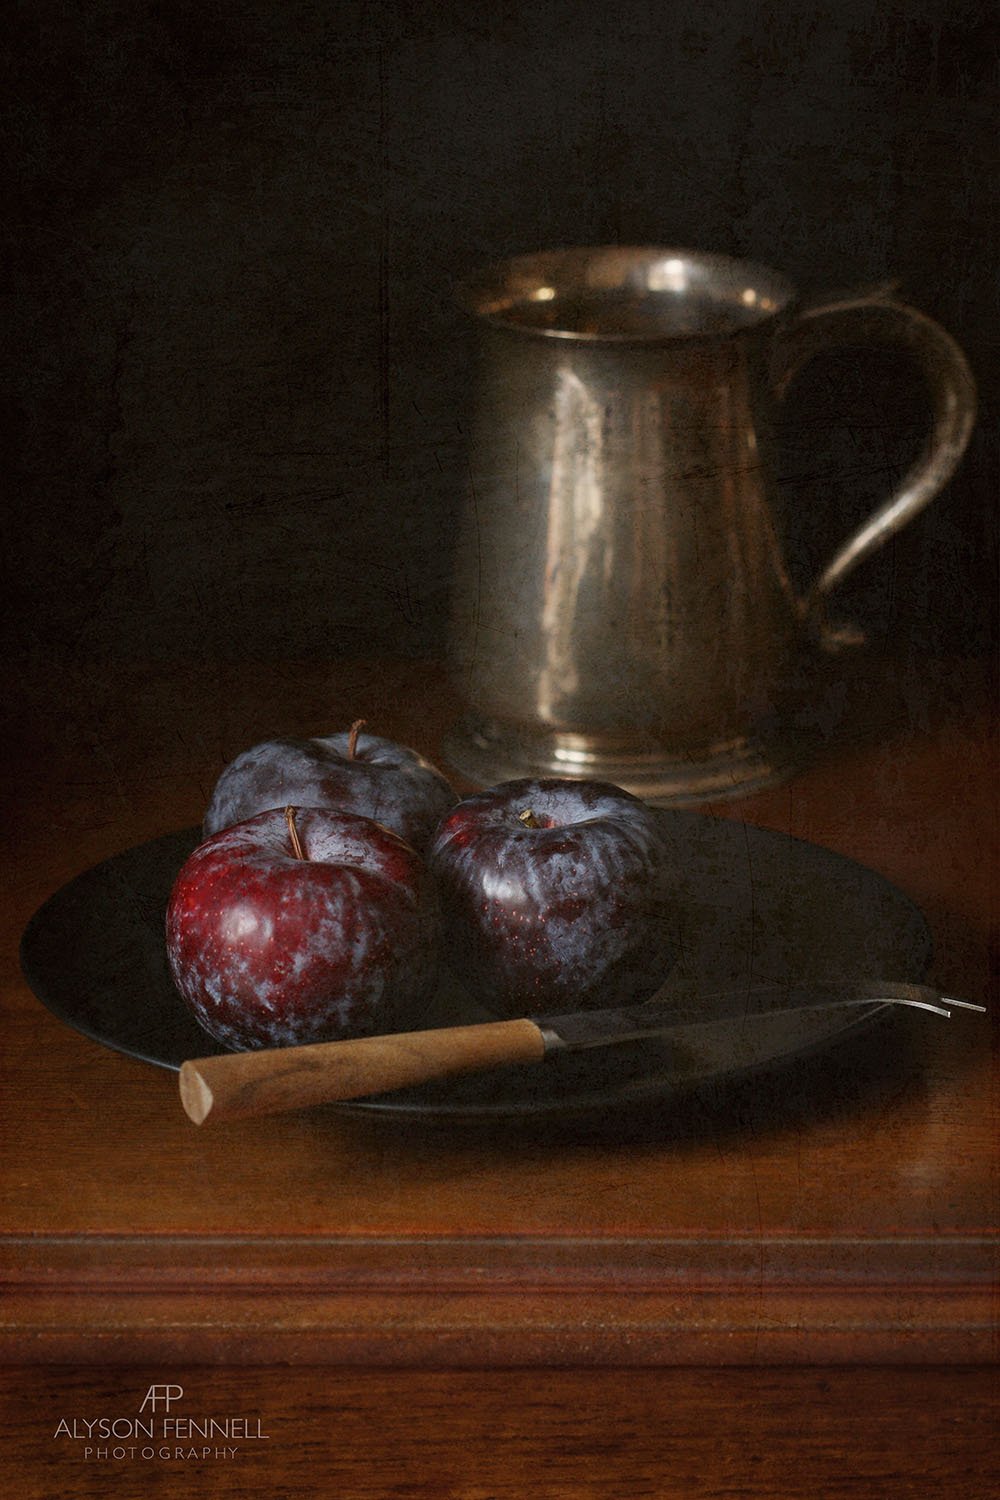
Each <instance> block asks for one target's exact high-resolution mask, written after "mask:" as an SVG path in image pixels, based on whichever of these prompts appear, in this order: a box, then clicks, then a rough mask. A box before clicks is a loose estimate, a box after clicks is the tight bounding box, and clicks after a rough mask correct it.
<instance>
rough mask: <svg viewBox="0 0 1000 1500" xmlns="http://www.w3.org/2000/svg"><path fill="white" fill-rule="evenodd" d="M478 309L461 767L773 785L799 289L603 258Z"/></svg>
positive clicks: (735, 273)
mask: <svg viewBox="0 0 1000 1500" xmlns="http://www.w3.org/2000/svg"><path fill="white" fill-rule="evenodd" d="M461 296H462V300H463V301H464V304H465V306H466V307H467V309H468V310H469V311H470V312H471V313H472V314H473V316H474V318H475V320H476V324H477V329H478V338H479V356H480V358H479V374H478V381H477V388H476V399H475V407H474V417H473V425H472V430H471V434H470V444H469V460H470V462H469V493H468V497H467V503H466V506H465V511H464V515H463V520H462V524H461V531H460V536H459V540H458V549H457V556H456V567H455V576H454V587H453V601H452V621H451V634H450V655H451V663H452V668H453V674H454V677H455V680H456V682H457V685H458V687H459V690H460V692H461V693H462V696H463V699H464V703H465V714H464V717H463V719H462V721H461V723H460V724H459V725H456V726H455V728H454V730H453V731H452V733H451V735H450V737H449V740H448V744H447V750H448V754H449V757H450V759H451V760H452V762H453V763H454V764H456V765H457V766H458V768H459V769H460V770H462V771H463V772H464V773H465V774H466V775H468V776H470V778H471V779H473V780H476V781H479V782H490V781H497V780H502V779H507V778H509V777H511V776H516V775H526V774H539V773H544V774H555V775H566V776H592V777H599V778H601V779H606V780H611V781H615V782H617V783H618V784H619V785H623V786H626V787H629V788H630V789H632V790H634V791H637V792H638V793H639V794H640V795H644V796H646V797H648V798H649V799H651V800H657V801H678V802H679V801H692V800H699V799H700V798H703V797H710V796H719V795H728V794H731V793H732V792H736V791H740V790H745V789H747V788H748V787H749V786H751V785H760V784H761V783H763V782H766V781H770V780H774V779H776V778H777V777H778V776H779V775H781V774H783V772H784V770H785V766H784V764H783V763H782V756H781V754H780V751H777V752H776V749H775V745H774V743H773V739H774V737H773V734H771V735H770V739H771V743H770V744H765V740H766V739H767V738H768V731H767V726H769V725H771V724H773V722H774V720H775V718H776V716H777V717H780V705H781V702H782V698H783V695H784V694H785V692H786V690H787V686H788V684H789V682H790V681H791V680H792V679H793V678H794V677H795V675H796V674H797V672H798V670H799V663H800V659H801V655H802V652H803V647H804V643H805V641H806V640H807V636H808V632H807V630H806V628H805V620H804V617H805V616H806V614H807V613H808V612H809V611H808V607H807V601H803V600H801V599H798V598H796V596H795V594H794V592H793V590H792V587H791V584H790V581H789V577H788V572H787V569H786V566H785V561H784V557H783V552H782V546H781V542H780V538H779V535H778V528H777V524H776V518H775V504H774V499H775V497H774V488H773V479H772V473H773V463H772V430H773V427H774V418H775V409H776V403H777V400H778V396H777V394H776V392H777V389H778V388H779V387H780V381H781V376H782V371H781V360H780V358H776V351H778V350H780V348H781V339H782V336H783V332H784V330H785V328H786V327H787V323H788V319H789V316H790V314H792V311H793V309H794V307H795V302H796V294H795V290H794V287H793V286H792V285H791V284H790V283H789V282H788V281H787V280H786V279H785V278H784V277H783V276H781V275H780V274H779V273H777V272H774V271H771V270H769V269H768V268H766V267H762V266H758V265H755V264H753V263H749V262H743V261H738V260H732V259H730V258H728V257H724V256H712V255H705V254H695V253H693V252H686V251H669V250H653V249H634V250H630V249H622V248H619V247H608V248H603V249H595V250H575V251H565V252H552V253H549V254H542V255H538V256H528V257H520V258H518V259H516V260H514V261H509V262H506V263H504V264H502V265H500V266H497V267H493V268H490V269H489V270H488V271H487V272H484V273H483V274H482V275H481V276H480V277H479V278H477V279H476V280H475V281H473V282H470V283H468V284H466V286H465V288H464V289H463V291H462V294H461ZM916 316H918V317H919V315H916ZM933 326H934V327H935V328H936V325H933Z"/></svg>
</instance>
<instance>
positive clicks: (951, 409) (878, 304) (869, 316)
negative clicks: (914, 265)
mask: <svg viewBox="0 0 1000 1500" xmlns="http://www.w3.org/2000/svg"><path fill="white" fill-rule="evenodd" d="M863 344H869V345H870V344H881V345H895V346H896V347H901V348H903V349H906V350H908V351H909V352H910V353H911V354H912V355H913V356H914V358H915V360H916V362H917V365H918V367H919V368H920V370H921V371H922V373H923V376H924V380H925V382H926V385H927V389H928V393H929V395H930V398H931V405H932V409H933V419H932V422H931V426H930V430H929V432H928V434H927V438H926V441H925V443H924V446H923V448H922V450H921V452H920V454H919V455H918V457H917V458H916V460H915V461H914V463H913V464H912V465H911V467H910V468H909V470H908V471H907V472H906V474H904V476H903V478H902V480H901V482H900V483H899V485H898V486H897V487H896V489H895V490H894V491H893V492H892V494H891V495H890V496H889V497H888V499H887V500H885V501H884V502H883V504H882V505H880V506H879V507H878V509H877V510H875V511H874V512H873V513H872V514H871V515H870V516H869V517H868V519H867V520H866V521H865V522H864V523H863V524H862V525H861V526H860V527H859V528H858V529H857V531H855V532H854V533H853V535H851V536H850V537H848V539H847V540H846V541H845V542H844V543H843V545H842V546H841V547H840V548H839V549H838V551H837V552H836V553H835V554H834V556H833V557H832V559H831V560H830V562H828V563H827V565H826V567H825V568H824V569H823V571H822V572H821V573H820V574H819V576H818V577H817V578H816V579H815V581H814V582H813V583H812V584H811V585H810V587H809V589H808V590H807V591H806V594H805V597H804V599H803V601H802V607H803V611H804V613H805V615H806V617H808V616H809V615H810V614H817V613H820V612H821V611H822V606H823V602H824V600H825V597H826V595H827V594H829V593H830V591H831V590H832V589H834V588H835V587H836V586H837V585H838V584H839V583H840V582H842V580H843V579H844V578H846V577H847V575H848V573H850V572H852V571H853V569H854V568H856V567H857V565H858V563H860V562H861V561H862V560H863V559H864V558H866V557H868V556H869V555H870V554H871V553H872V552H874V551H875V550H876V549H877V548H878V547H881V546H882V544H883V543H884V542H886V541H888V539H889V537H891V536H893V535H894V534H895V533H896V532H897V531H899V530H901V529H902V527H903V526H905V525H906V523H907V522H908V521H910V520H912V519H913V517H914V516H915V515H917V513H918V512H919V511H921V510H923V508H924V506H925V505H927V503H928V502H929V501H930V500H933V498H934V496H935V495H937V494H938V493H939V492H940V491H941V490H942V489H943V488H944V486H945V485H946V484H947V482H948V480H949V479H950V478H951V476H952V474H954V472H955V470H956V468H957V467H958V464H959V460H960V459H961V457H962V454H963V453H964V452H965V449H966V447H967V446H968V442H969V437H970V435H971V433H972V427H973V423H974V421H975V417H976V385H975V381H974V379H973V376H972V371H971V370H970V369H969V364H968V361H967V360H966V358H965V355H964V354H963V353H962V350H961V349H960V348H959V346H958V345H957V344H956V342H955V340H954V339H953V338H952V337H951V335H950V334H948V333H946V332H945V330H944V329H943V328H942V327H941V326H940V324H938V323H935V322H934V320H933V318H929V317H927V316H926V315H925V314H924V313H921V312H917V310H916V309H915V308H912V307H908V306H906V304H905V303H902V302H897V301H895V300H894V299H893V298H892V296H891V295H890V294H889V292H888V290H887V289H885V288H876V289H875V290H873V291H872V292H868V293H860V294H859V293H855V294H854V295H853V296H847V297H844V298H837V299H835V300H831V301H827V302H823V303H819V304H816V305H814V306H811V307H808V308H807V309H805V310H804V311H802V312H801V313H800V314H799V315H798V317H797V319H795V321H793V322H792V323H790V324H789V326H788V327H787V328H786V329H784V330H783V331H782V332H781V333H779V334H778V336H777V338H776V340H775V344H774V348H773V353H772V368H771V375H772V381H773V385H774V388H775V391H776V393H777V395H778V397H779V398H780V397H782V396H784V394H785V393H786V391H787V390H788V387H789V386H790V384H791V382H792V380H793V379H794V378H795V376H796V375H797V374H798V372H799V371H800V370H801V369H802V368H803V366H805V365H806V364H808V363H809V362H810V360H812V359H814V358H815V357H816V355H818V354H823V353H826V352H828V351H829V350H831V349H833V348H837V347H840V348H843V347H853V348H857V347H858V346H859V345H863Z"/></svg>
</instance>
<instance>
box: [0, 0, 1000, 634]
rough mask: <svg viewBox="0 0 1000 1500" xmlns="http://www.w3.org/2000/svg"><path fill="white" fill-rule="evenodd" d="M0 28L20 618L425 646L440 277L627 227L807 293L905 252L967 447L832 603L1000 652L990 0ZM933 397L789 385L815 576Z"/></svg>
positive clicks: (42, 628) (170, 15)
mask: <svg viewBox="0 0 1000 1500" xmlns="http://www.w3.org/2000/svg"><path fill="white" fill-rule="evenodd" d="M4 51H5V55H6V61H7V64H8V66H9V69H10V76H9V87H8V97H9V100H10V102H11V105H12V107H11V108H10V109H9V111H8V113H7V123H6V126H5V138H4V140H3V141H2V143H0V144H2V146H3V150H4V159H5V160H6V162H7V163H8V164H9V165H11V166H13V168H14V181H13V184H12V192H11V194H10V195H9V196H8V204H9V206H10V208H11V212H10V213H9V216H8V227H9V229H10V237H9V245H8V247H7V255H6V263H7V267H8V276H7V279H6V285H5V303H6V307H7V310H8V318H7V333H6V336H5V340H4V342H5V347H6V351H7V355H6V357H7V359H8V361H9V372H8V376H7V380H6V384H7V389H8V391H9V393H10V398H11V399H10V408H9V413H8V415H9V418H10V432H9V439H8V441H7V442H6V444H5V446H6V452H7V456H8V485H7V489H8V501H7V504H6V506H5V507H4V520H3V549H4V564H5V575H6V584H5V588H4V595H3V602H4V607H5V613H6V620H5V630H6V638H7V640H8V642H9V645H10V647H12V648H14V649H18V650H21V651H27V652H28V653H29V654H31V653H37V654H39V655H40V656H45V655H51V654H52V653H53V652H56V653H60V654H61V655H63V656H64V657H70V656H78V655H85V656H88V657H90V656H97V657H106V658H111V659H113V658H116V657H121V658H128V657H132V658H145V657H151V658H159V659H168V660H169V659H175V658H176V659H182V658H200V657H212V658H221V659H225V658H232V657H238V656H240V655H242V654H243V653H245V652H251V653H253V654H255V655H257V656H267V655H272V654H273V655H290V656H300V657H310V656H318V657H322V656H329V655H337V654H341V653H351V654H354V653H362V654H363V653H365V652H369V651H373V650H377V651H388V652H393V653H403V654H407V655H419V654H433V653H435V652H437V651H439V650H440V649H441V645H442V642H443V639H444V632H445V629H446V618H447V616H446V606H447V591H448V579H449V570H450V562H451V539H452V537H453V534H454V518H455V516H456V514H457V511H458V509H459V507H460V506H461V505H462V503H463V499H464V488H465V486H464V479H463V466H464V437H463V425H464V423H465V419H466V411H467V404H466V401H467V388H468V382H469V369H470V366H469V349H468V344H467V340H466V337H465V330H464V328H463V325H462V323H461V320H460V318H459V316H458V315H457V313H456V312H455V311H454V310H453V308H452V305H451V300H450V299H451V291H452V288H453V285H454V282H455V280H456V279H457V278H458V277H460V276H461V275H463V274H464V273H466V272H468V271H469V270H471V269H473V268H474V267H476V266H477V265H479V264H480V263H481V262H483V261H485V260H488V259H491V258H493V257H495V256H499V255H503V254H507V253H511V252H516V251H519V250H533V249H537V248H541V247H544V246H554V245H560V244H570V243H588V242H589V243H601V242H607V241H620V242H659V243H666V244H674V245H681V246H694V247H699V248H705V249H715V250H722V251H727V252H730V253H735V254H745V255H749V256H753V257H755V258H757V259H760V260H763V261H765V262H768V263H770V264H772V265H775V266H777V267H779V268H780V269H782V270H784V271H786V272H788V273H789V274H791V275H792V276H793V277H794V278H796V279H798V281H799V282H800V284H801V285H802V287H803V288H804V289H805V290H806V291H808V292H813V291H820V290H825V289H832V288H838V289H839V288H844V287H851V286H854V285H858V284H867V283H870V282H877V281H880V280H882V279H883V278H886V277H898V278H899V280H900V282H901V287H902V293H903V294H904V295H905V297H906V298H907V299H908V300H910V301H912V302H913V303H915V304H916V305H917V306H919V307H921V308H922V309H923V310H925V311H926V312H929V313H931V314H932V315H933V316H935V317H937V318H938V319H939V320H940V321H941V322H943V323H944V324H945V326H946V327H947V328H948V329H949V330H950V331H951V332H952V333H953V334H954V335H955V336H956V337H957V338H958V339H959V341H960V343H962V344H963V346H964V347H965V349H966V351H967V353H968V355H969V357H970V359H971V361H972V363H973V366H974V368H975V371H976V374H977V377H978V379H979V382H980V387H981V396H982V403H983V411H982V416H981V419H980V425H979V428H978V431H977V435H976V438H975V440H974V444H973V448H972V450H971V451H970V454H969V457H968V458H967V460H966V463H965V465H964V467H963V469H962V471H961V474H960V476H959V477H958V478H957V479H956V480H955V481H954V482H953V484H952V485H951V486H950V488H949V490H948V492H947V493H946V495H945V496H944V497H943V498H941V499H940V500H938V501H937V502H936V503H935V505H934V506H933V507H932V508H931V510H930V511H929V512H927V513H925V515H924V516H923V517H921V518H920V519H919V520H918V521H917V522H916V523H914V524H913V525H912V526H911V527H910V528H909V529H908V530H907V531H906V533H905V534H904V535H903V536H901V537H900V538H899V539H898V540H896V541H894V542H893V543H892V544H891V545H890V546H889V547H888V548H887V549H886V550H885V551H884V552H882V553H881V554H880V555H879V556H878V557H877V558H875V559H873V560H872V561H870V562H868V563H866V564H865V565H864V566H863V567H862V568H861V569H860V570H859V573H858V574H857V575H856V577H855V578H854V579H853V580H852V581H851V583H850V584H849V586H847V587H846V588H845V589H844V590H843V594H842V598H843V608H844V610H845V612H848V613H854V614H856V615H861V616H863V618H864V620H865V622H866V623H867V624H868V625H869V627H870V629H871V631H872V634H873V636H874V638H875V640H876V641H877V642H886V641H888V640H890V639H892V638H896V637H898V638H900V639H902V640H904V641H905V642H906V643H907V648H908V649H909V650H911V651H915V652H923V651H925V650H948V651H960V652H964V653H979V652H984V651H990V650H991V649H993V647H994V645H995V641H996V616H997V610H996V602H997V588H996V578H997V567H996V564H997V548H996V511H997V507H996V493H997V480H998V474H997V470H998V465H997V461H996V455H997V446H998V445H997V436H996V434H997V419H996V403H997V388H996V387H997V376H996V339H997V333H996V330H997V316H996V314H997V305H996V302H997V275H996V256H995V250H996V244H995V237H994V234H993V231H992V225H993V215H994V214H995V206H996V203H997V201H998V191H997V190H998V181H997V171H996V164H997V152H996V145H995V140H996V134H995V133H996V127H997V123H998V120H1000V112H998V109H997V28H996V23H995V18H994V12H993V7H992V5H990V4H988V3H978V0H952V3H944V0H891V3H883V4H881V5H878V4H861V3H859V0H805V3H802V4H791V3H789V4H782V3H775V4H772V5H769V6H768V5H763V4H754V3H750V0H733V3H723V0H701V3H695V0H679V3H676V4H669V3H659V4H654V3H633V0H618V3H608V4H598V3H584V4H572V3H568V0H535V3H531V4H527V3H523V0H515V3H510V4H493V5H490V4H458V3H454V0H444V3H437V4H431V5H421V4H417V3H409V4H407V3H399V0H397V3H393V0H383V3H377V4H360V3H329V4H325V5H323V4H306V3H303V0H289V3H280V0H244V3H240V4H237V3H233V0H216V3H212V0H197V3H195V0H174V3H170V0H166V3H163V4H159V5H156V6H154V5H148V4H144V3H128V0H89V3H88V4H86V5H82V6H77V7H70V6H67V5H65V4H62V3H60V4H52V3H48V0H41V3H35V4H24V5H22V6H21V7H20V8H19V9H18V10H17V11H16V12H15V16H14V19H13V21H12V23H11V25H10V27H9V29H8V31H7V33H6V37H5V41H4ZM924 417H925V407H924V405H923V404H922V400H921V397H920V393H919V388H918V387H915V386H914V384H913V382H912V379H911V378H910V375H909V372H908V371H907V370H906V368H905V366H902V365H900V364H899V363H898V362H896V361H895V360H894V359H892V358H890V357H888V356H883V355H877V356H869V357H866V358H861V357H855V356H840V357H837V358H830V359H828V360H826V361H825V362H824V363H823V364H822V366H814V367H813V368H812V370H811V371H810V372H808V373H807V375H806V376H805V377H803V379H802V380H801V382H800V383H799V385H798V387H797V388H796V391H795V393H794V395H793V398H792V400H791V401H790V403H789V406H788V408H787V414H786V421H785V424H784V430H785V445H784V450H783V458H782V466H781V474H780V476H779V477H780V481H781V484H782V490H783V495H784V498H785V502H786V505H785V508H786V511H787V513H788V516H789V521H788V527H789V532H788V548H789V553H790V556H791V559H792V563H793V568H794V570H795V572H796V574H797V576H798V577H799V578H800V579H803V580H804V579H805V578H806V576H807V575H808V574H809V573H810V571H811V570H812V569H813V568H814V567H815V566H817V565H818V564H819V563H820V562H821V561H822V560H824V558H825V556H826V554H827V553H828V552H829V551H830V550H831V548H832V546H833V544H834V543H835V542H836V541H837V540H839V538H840V536H841V535H842V534H843V533H844V532H845V531H846V529H847V528H848V526H849V525H850V524H851V523H852V522H853V521H856V520H857V519H858V518H860V516H861V515H862V514H863V513H864V512H865V510H866V508H868V507H869V506H870V505H871V504H872V503H874V502H875V501H876V500H877V499H879V498H880V497H881V496H883V495H884V494H885V492H886V489H887V486H888V484H889V483H890V482H891V481H892V479H893V478H894V477H898V475H899V473H900V472H901V469H902V467H903V466H904V465H905V463H906V461H907V459H908V458H909V457H910V456H912V453H913V452H914V450H915V447H916V445H917V444H918V442H919V436H920V432H921V429H922V424H923V421H924Z"/></svg>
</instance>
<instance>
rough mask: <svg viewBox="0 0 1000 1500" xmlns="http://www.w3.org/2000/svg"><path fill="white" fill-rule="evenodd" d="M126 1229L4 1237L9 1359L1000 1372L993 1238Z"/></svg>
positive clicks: (1, 1261)
mask: <svg viewBox="0 0 1000 1500" xmlns="http://www.w3.org/2000/svg"><path fill="white" fill-rule="evenodd" d="M854 1252H855V1253H854V1255H853V1257H852V1259H851V1260H847V1259H846V1258H845V1254H844V1246H843V1242H842V1241H841V1242H837V1241H834V1240H832V1239H831V1240H827V1239H823V1238H821V1237H816V1236H808V1237H796V1236H789V1237H786V1238H768V1239H767V1240H763V1241H761V1240H753V1239H751V1238H734V1239H725V1240H716V1241H705V1240H698V1241H693V1240H691V1239H687V1238H678V1239H657V1240H652V1239H617V1238H616V1239H613V1240H612V1239H607V1240H602V1239H585V1238H580V1239H576V1238H566V1239H552V1238H548V1237H547V1238H545V1239H540V1238H539V1239H533V1238H524V1239H520V1238H505V1239H494V1238H483V1239H475V1238H465V1237H455V1238H427V1237H413V1238H409V1237H407V1238H395V1239H386V1238H380V1239H378V1240H377V1241H375V1240H367V1239H365V1238H363V1237H313V1236H310V1237H309V1238H305V1237H299V1236H287V1237H281V1236H278V1237H268V1238H267V1239H264V1238H261V1239H256V1238H252V1237H236V1236H230V1235H220V1236H185V1235H177V1236H161V1237H156V1238H152V1237H150V1238H144V1237H136V1238H132V1237H127V1236H113V1235H81V1236H32V1237H23V1238H22V1237H10V1238H9V1239H7V1240H5V1241H4V1242H2V1243H0V1275H2V1280H3V1283H4V1289H5V1295H4V1314H3V1321H2V1326H0V1360H2V1361H4V1362H8V1363H13V1362H23V1363H67V1362H69V1363H72V1362H74V1361H83V1360H85V1361H88V1362H93V1363H101V1364H104V1363H115V1362H122V1361H124V1360H130V1361H131V1360H135V1359H141V1360H150V1361H155V1362H157V1363H165V1364H170V1363H178V1362H185V1361H186V1362H202V1361H203V1362H205V1363H207V1364H215V1363H224V1364H234V1363H235V1364H239V1363H246V1364H260V1363H272V1362H277V1363H280V1362H282V1361H290V1362H295V1363H305V1364H343V1365H354V1364H363V1365H372V1366H381V1367H391V1366H397V1367H399V1366H418V1365H419V1366H423V1367H470V1366H481V1365H483V1364H484V1363H485V1364H489V1365H494V1366H514V1365H558V1364H566V1363H570V1364H574V1365H585V1366H594V1367H597V1366H616V1365H672V1364H694V1365H742V1364H760V1365H779V1364H782V1365H783V1364H815V1363H827V1364H883V1365H885V1364H894V1363H928V1364H975V1363H989V1362H993V1361H995V1360H996V1359H997V1355H998V1352H1000V1351H998V1328H1000V1323H998V1319H997V1316H996V1312H997V1290H998V1278H997V1275H996V1264H995V1242H994V1241H993V1240H992V1239H991V1238H990V1237H987V1236H982V1237H979V1236H971V1235H969V1236H942V1237H940V1238H939V1239H937V1240H927V1239H925V1238H921V1237H916V1236H910V1237H908V1236H900V1237H883V1238H879V1239H870V1240H858V1241H857V1243H856V1245H855V1246H854Z"/></svg>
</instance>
